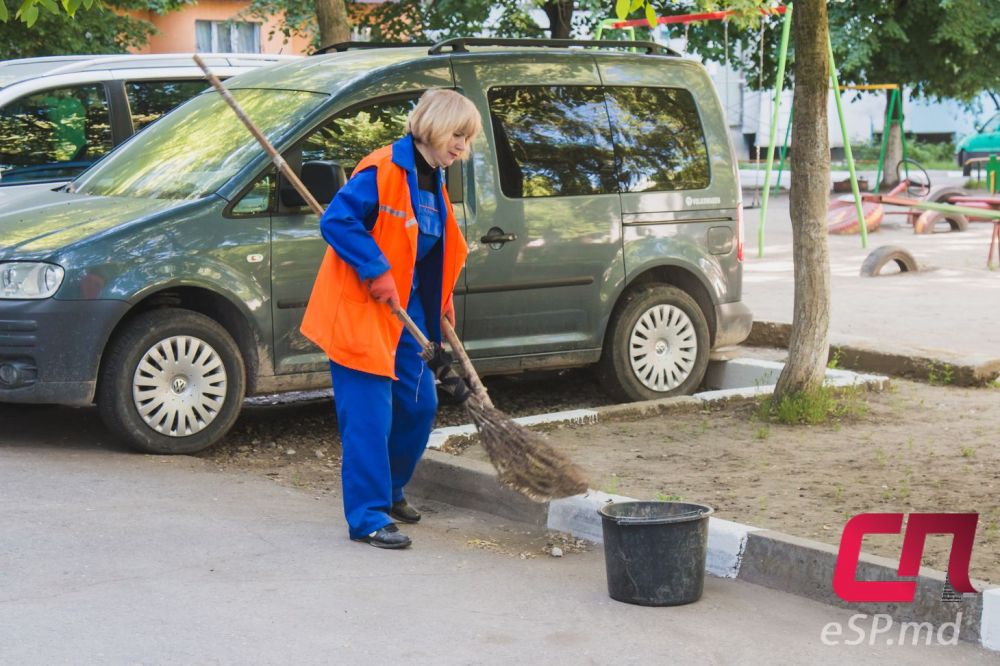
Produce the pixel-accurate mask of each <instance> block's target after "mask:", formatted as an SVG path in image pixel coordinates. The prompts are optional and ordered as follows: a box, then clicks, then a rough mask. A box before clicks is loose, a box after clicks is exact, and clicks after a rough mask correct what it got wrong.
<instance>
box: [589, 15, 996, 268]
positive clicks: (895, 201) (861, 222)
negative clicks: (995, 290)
mask: <svg viewBox="0 0 1000 666" xmlns="http://www.w3.org/2000/svg"><path fill="white" fill-rule="evenodd" d="M792 10H793V7H792V5H776V6H774V7H770V8H761V10H760V12H761V15H762V16H765V17H769V16H782V27H781V42H780V47H779V48H780V50H779V53H778V67H777V76H776V79H775V87H774V91H773V102H772V114H771V125H770V138H769V141H768V147H767V161H766V166H765V171H764V184H763V189H762V192H761V202H760V218H759V222H758V226H757V255H758V256H760V257H763V256H764V227H765V219H766V215H767V204H768V194H769V192H770V183H771V173H772V171H773V169H774V151H775V139H776V138H777V137H776V134H777V128H778V115H779V106H780V100H781V93H782V88H783V85H784V78H785V63H786V61H787V56H788V42H789V35H790V31H791V18H792ZM733 14H735V11H734V10H723V11H716V12H705V13H700V14H680V15H674V16H660V17H658V18H657V23H658V24H659V25H683V26H684V28H685V35H686V34H687V29H688V27H689V26H690V24H692V23H698V22H702V21H727V22H728V20H729V17H730V16H732V15H733ZM648 25H649V23H648V22H647V21H646V20H645V19H634V20H627V21H621V20H618V19H605V20H603V21H601V23H600V24H599V25H598V28H597V31H596V39H601V38H602V36H603V34H604V32H605V31H611V30H621V31H624V33H625V35H626V36H628V37H629V38H630V39H634V38H635V28H636V27H639V26H648ZM726 25H727V27H728V23H727V24H726ZM763 37H764V26H763V23H762V25H761V40H760V48H761V70H763V49H764V38H763ZM725 53H726V61H727V62H726V65H727V66H728V64H729V63H728V59H729V44H728V30H727V31H726V50H725ZM827 56H828V58H829V61H830V82H831V84H832V87H833V89H834V90H835V91H837V94H836V95H834V100H835V102H836V108H837V117H838V120H839V122H840V130H841V136H842V138H843V142H844V158H845V161H846V162H847V169H848V173H849V180H850V187H851V196H850V197H837V198H835V199H833V200H832V201H831V202H830V206H829V208H828V214H827V223H828V229H829V231H830V233H837V234H843V233H855V232H859V233H860V236H861V247H863V248H867V247H868V231H869V230H872V231H874V230H876V229H877V228H878V227H879V225H880V224H881V221H882V219H883V217H884V215H885V214H886V210H885V206H887V205H890V206H901V207H904V208H905V209H906V210H904V211H901V212H897V211H892V212H891V214H901V215H905V216H906V217H907V221H908V222H909V223H910V224H912V225H913V229H914V232H915V233H933V232H934V231H935V230H936V229H937V228H938V227H940V226H941V225H942V224H947V227H948V228H949V229H950V230H952V231H964V230H965V229H966V228H968V223H969V222H970V221H976V222H979V221H983V222H990V223H992V224H993V234H992V237H991V240H990V250H989V254H988V255H987V260H986V261H987V266H988V267H990V268H992V260H993V254H994V249H996V253H997V261H998V264H1000V196H997V194H996V193H997V189H998V186H1000V164H998V162H997V159H996V156H993V157H992V158H991V159H990V161H989V162H988V163H987V166H986V174H987V184H988V186H989V192H990V196H969V195H967V193H966V192H965V191H964V190H962V189H961V188H941V189H939V190H936V191H935V190H932V188H931V181H930V176H929V175H928V173H927V171H926V169H924V168H923V167H922V166H920V165H919V164H918V163H917V162H915V161H914V160H912V159H909V158H908V157H907V156H906V139H905V133H904V135H903V144H902V149H903V159H902V160H901V161H900V162H899V164H897V165H896V174H897V178H898V180H899V183H898V184H897V185H896V186H895V187H894V188H893V189H892V190H890V191H889V192H888V193H886V194H884V195H878V194H866V195H862V194H861V191H860V188H859V186H858V177H857V170H856V168H855V162H854V155H853V153H852V151H851V144H850V141H849V139H848V134H847V123H846V121H845V119H844V109H843V104H842V101H841V95H840V91H842V90H892V94H891V96H890V100H889V108H888V110H887V112H886V119H885V120H886V122H885V125H884V129H883V132H882V142H881V143H882V145H881V148H880V151H879V163H878V171H877V174H876V177H875V191H876V192H877V191H878V190H879V189H880V188H881V185H882V180H883V174H884V168H885V155H886V150H887V147H888V139H889V131H888V130H889V127H890V125H891V123H892V122H893V120H895V121H897V122H899V124H900V125H901V126H902V123H903V112H902V95H901V91H900V87H899V86H898V85H897V84H869V85H857V86H841V85H840V84H839V83H838V80H837V69H836V66H835V61H834V58H833V47H832V45H831V42H830V38H829V36H828V37H827ZM761 76H763V74H762V73H761ZM894 111H895V112H896V115H895V117H894V116H893V112H894ZM793 113H794V108H793V109H792V110H791V111H790V112H789V118H788V126H787V128H786V130H785V139H784V142H783V143H782V147H781V164H780V166H779V170H778V180H777V182H776V184H775V191H777V187H778V185H777V183H780V178H781V172H782V170H783V169H784V164H785V157H786V154H787V146H788V135H789V132H790V130H791V124H792V114H793ZM757 161H758V163H759V161H760V153H759V148H758V155H757ZM911 168H912V169H913V170H914V171H915V172H916V173H917V174H919V178H916V179H914V178H913V177H912V176H911V172H910V171H911ZM901 171H902V173H901ZM904 192H905V193H906V194H907V195H910V196H908V197H904V196H901V195H902V194H903V193H904Z"/></svg>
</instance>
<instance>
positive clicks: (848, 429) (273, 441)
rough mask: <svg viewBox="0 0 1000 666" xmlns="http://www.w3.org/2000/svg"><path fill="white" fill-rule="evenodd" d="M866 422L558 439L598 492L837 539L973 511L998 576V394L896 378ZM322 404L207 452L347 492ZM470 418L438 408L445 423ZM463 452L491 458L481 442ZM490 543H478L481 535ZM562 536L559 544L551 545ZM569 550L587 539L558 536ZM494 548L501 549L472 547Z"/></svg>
mask: <svg viewBox="0 0 1000 666" xmlns="http://www.w3.org/2000/svg"><path fill="white" fill-rule="evenodd" d="M506 381H507V380H497V382H496V383H493V385H492V386H491V393H493V395H494V398H495V400H496V401H497V404H498V405H499V406H500V407H501V408H503V409H505V410H507V411H508V412H510V413H513V414H522V413H537V407H533V405H534V404H535V402H534V399H533V395H534V394H535V393H536V392H541V393H546V394H548V395H551V392H552V387H551V385H550V384H546V383H542V384H537V385H536V384H532V383H531V382H525V383H524V384H523V385H521V386H518V385H516V384H515V385H514V386H513V388H512V387H511V386H510V385H509V383H505V382H506ZM590 381H591V380H590V379H589V378H588V377H587V376H586V375H577V376H573V377H571V378H568V382H570V383H571V384H572V386H573V387H574V391H573V395H574V399H573V400H567V401H566V402H565V403H564V404H561V405H558V406H556V407H555V408H553V407H551V406H549V411H553V410H554V409H564V408H571V407H573V406H574V405H576V404H577V402H579V401H583V402H588V403H590V404H594V403H595V402H602V401H606V400H602V399H601V396H600V391H599V389H596V388H595V385H593V384H592V383H590ZM861 399H862V400H863V402H864V403H865V404H866V405H867V408H866V409H865V410H864V412H865V413H863V414H862V415H860V416H855V417H854V418H851V419H844V420H841V421H838V422H835V423H831V424H829V425H823V426H785V425H780V424H774V423H764V422H761V421H760V420H759V419H758V417H757V415H756V412H757V408H756V405H755V404H754V403H736V404H732V403H731V404H729V405H726V406H722V407H718V408H713V409H711V410H693V411H689V412H683V413H673V414H669V415H665V416H660V417H656V418H646V419H638V420H634V421H615V422H608V423H599V424H595V425H587V426H583V425H563V426H559V427H555V428H552V429H551V430H550V431H549V432H548V437H549V438H550V440H551V441H552V442H553V443H554V444H555V445H556V446H558V447H559V448H561V449H563V450H565V451H566V452H567V453H569V454H570V456H571V457H572V458H573V459H574V460H575V461H576V462H578V463H579V464H580V465H581V466H583V467H584V468H585V469H586V470H587V471H588V472H589V473H590V478H591V485H592V487H595V488H598V489H600V490H604V491H606V492H610V493H617V494H622V495H627V496H631V497H635V498H640V499H657V498H659V499H683V500H688V501H695V502H702V503H705V504H708V505H710V506H712V507H714V508H715V510H716V515H717V516H719V517H720V518H726V519H729V520H735V521H738V522H742V523H748V524H750V525H754V526H757V527H761V528H768V529H775V530H778V531H781V532H785V533H788V534H793V535H796V536H801V537H806V538H811V539H816V540H818V541H822V542H825V543H830V544H837V543H839V539H840V533H841V530H842V529H843V525H844V523H845V522H846V520H847V519H848V518H850V517H851V516H853V515H855V514H857V513H864V512H886V511H900V512H907V513H909V512H978V513H979V514H980V522H979V528H978V531H977V536H976V544H975V547H974V549H973V557H972V567H971V573H972V576H973V577H974V578H978V579H981V580H988V581H992V582H1000V500H998V497H1000V445H998V440H997V435H998V432H1000V389H997V388H982V389H963V388H955V387H951V386H931V385H928V384H921V383H914V382H909V381H904V380H893V382H892V387H891V388H890V390H888V391H886V392H884V393H868V394H864V395H863V396H862V398H861ZM332 412H333V410H332V408H331V406H330V403H329V402H327V401H317V402H316V403H313V404H306V405H301V404H300V405H290V406H284V407H282V406H279V407H262V408H251V409H247V410H245V413H244V416H242V417H241V419H240V421H239V422H238V424H237V426H236V428H235V429H234V430H233V432H232V433H231V434H230V435H229V437H227V439H226V440H225V441H224V442H223V443H222V444H221V445H219V446H216V447H213V448H212V449H210V450H209V451H206V452H204V453H203V454H201V456H202V457H203V458H206V459H208V460H210V461H212V462H213V463H215V464H218V465H219V466H220V467H223V468H227V469H233V468H242V469H244V470H246V471H247V472H248V473H253V474H262V475H265V476H267V477H269V478H271V479H273V480H274V481H276V482H278V483H281V484H287V485H292V486H296V487H299V488H303V489H307V490H309V491H311V492H315V493H317V495H322V494H329V493H333V494H339V486H340V448H339V441H338V439H337V436H336V420H335V417H334V416H333V413H332ZM461 421H462V414H461V412H460V411H457V410H455V409H454V408H449V407H444V408H442V411H441V415H440V418H439V422H441V423H456V422H461ZM463 455H469V456H477V457H482V451H481V448H480V447H479V446H473V447H471V448H469V449H467V450H466V451H465V452H464V453H463ZM480 541H482V540H480ZM555 543H556V542H555V541H554V540H553V539H552V538H550V539H549V543H547V544H546V545H544V546H543V547H542V550H545V548H550V547H551V545H553V544H555ZM901 543H902V540H901V537H896V536H891V537H890V536H883V537H868V538H866V540H865V544H864V550H865V551H866V552H871V553H875V554H879V555H884V556H886V557H890V558H898V555H899V549H900V546H901ZM557 545H559V546H560V547H563V548H565V549H566V550H570V549H572V548H576V547H579V546H578V545H577V544H572V543H569V544H567V543H565V542H563V543H559V544H557ZM470 546H472V547H484V548H490V549H493V548H496V549H497V550H500V551H502V550H503V549H504V545H503V544H502V543H496V544H491V543H486V542H485V541H483V542H482V543H473V540H470ZM949 546H950V538H949V537H945V536H931V537H929V538H928V541H927V547H926V549H925V557H924V563H925V564H926V565H928V566H933V567H934V568H936V569H939V570H945V569H947V554H948V551H949Z"/></svg>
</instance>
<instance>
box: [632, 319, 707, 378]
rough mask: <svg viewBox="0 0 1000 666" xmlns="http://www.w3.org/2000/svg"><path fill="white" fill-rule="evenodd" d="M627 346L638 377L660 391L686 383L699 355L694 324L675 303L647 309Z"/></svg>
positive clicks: (633, 369) (633, 329) (637, 322)
mask: <svg viewBox="0 0 1000 666" xmlns="http://www.w3.org/2000/svg"><path fill="white" fill-rule="evenodd" d="M628 347H629V362H630V363H631V365H632V371H633V372H634V373H635V376H636V378H637V379H638V380H639V381H640V382H641V383H642V385H643V386H645V387H646V388H648V389H651V390H653V391H660V392H665V391H670V390H671V389H674V388H677V387H678V386H680V385H681V384H682V383H684V380H686V379H687V378H688V376H689V375H690V374H691V370H692V369H693V368H694V362H695V358H696V357H697V356H698V338H697V335H696V334H695V328H694V324H693V323H692V322H691V318H690V317H688V316H687V314H686V313H685V312H684V311H683V310H681V309H680V308H678V307H675V306H673V305H655V306H653V307H651V308H650V309H648V310H646V311H645V312H644V313H643V314H642V316H640V317H639V320H638V321H636V323H635V326H634V327H633V328H632V334H631V335H630V336H629V346H628Z"/></svg>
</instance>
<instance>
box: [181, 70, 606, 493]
mask: <svg viewBox="0 0 1000 666" xmlns="http://www.w3.org/2000/svg"><path fill="white" fill-rule="evenodd" d="M194 61H195V62H196V63H197V64H198V66H199V67H201V69H202V71H204V72H205V76H206V78H207V79H208V81H209V82H210V83H211V84H212V87H213V88H215V89H216V90H217V91H218V93H219V94H220V95H221V96H222V98H223V99H224V100H225V101H226V103H227V104H229V106H230V107H231V108H232V109H233V111H234V112H235V113H236V116H237V117H238V118H239V119H240V120H241V121H243V124H244V125H246V128H247V129H248V130H249V131H250V133H251V134H252V135H253V136H254V138H255V139H257V141H258V142H259V143H260V145H261V146H263V148H264V150H265V151H267V154H268V156H270V158H271V161H272V162H273V163H274V165H275V167H276V168H277V169H278V171H280V172H281V174H282V175H283V176H284V177H285V178H286V179H287V180H288V182H289V183H291V184H292V186H293V187H294V188H295V189H296V190H297V191H298V193H299V194H300V195H301V196H302V198H303V199H304V200H305V202H306V203H307V204H308V205H309V208H311V209H312V211H313V212H314V213H315V214H316V215H317V216H319V217H322V216H323V207H322V206H320V204H319V202H318V201H316V199H315V197H313V195H312V193H311V192H310V191H309V189H308V188H306V186H305V185H304V184H303V183H302V181H301V180H299V177H298V176H297V175H296V174H295V172H294V171H293V170H292V169H291V167H289V166H288V163H287V162H285V160H284V159H283V158H282V157H281V155H279V154H278V151H276V150H275V149H274V146H272V145H271V142H270V141H268V139H267V137H266V136H264V135H263V133H261V131H260V130H259V129H258V128H257V126H256V125H254V124H253V121H251V120H250V118H249V117H247V115H246V113H244V111H243V109H242V108H241V107H240V105H239V103H238V102H237V101H236V100H235V99H233V96H232V95H230V94H229V91H228V90H226V87H225V86H223V85H222V82H221V81H220V80H219V79H218V77H216V76H215V74H213V73H212V72H211V70H209V68H208V66H207V65H206V64H205V61H204V60H202V59H201V57H200V56H198V55H195V56H194ZM393 314H394V315H395V316H396V317H397V318H399V319H400V321H402V322H403V325H404V326H405V327H406V329H407V330H408V331H409V332H410V334H411V335H413V337H414V338H415V339H416V340H417V342H418V343H419V344H420V345H421V347H422V348H423V352H422V353H421V356H422V357H423V358H424V360H426V361H428V362H431V363H435V367H434V373H435V375H436V376H437V377H438V379H440V380H441V381H442V384H445V385H450V386H451V387H452V388H453V389H454V388H455V387H457V386H461V387H462V388H463V389H464V388H465V383H464V380H463V379H462V378H461V377H459V376H458V375H457V374H455V371H454V369H453V368H452V366H451V362H450V361H451V359H450V356H449V355H447V354H446V353H444V351H443V350H442V349H440V348H437V347H436V346H435V345H434V343H432V342H431V341H430V340H428V339H427V336H425V335H424V334H423V331H421V330H420V328H419V327H418V326H417V325H416V324H415V323H414V321H413V320H412V319H411V318H410V316H409V315H408V314H407V313H406V311H404V310H403V309H401V308H393ZM441 328H442V331H443V332H444V336H445V339H446V340H447V341H448V344H449V345H450V346H451V348H452V350H453V351H454V352H455V354H456V355H457V356H458V359H459V362H460V364H461V365H462V368H463V369H464V371H465V374H466V377H467V379H468V382H469V386H470V388H471V393H470V392H468V391H467V390H461V391H456V394H459V395H463V394H464V395H463V397H464V402H465V410H466V413H467V414H468V415H469V418H470V419H471V420H472V422H473V423H474V424H475V426H476V429H477V430H478V431H479V439H480V441H481V442H482V444H483V448H485V449H486V453H487V455H488V456H489V458H490V462H492V463H493V466H494V467H495V468H496V470H497V476H498V478H499V479H500V481H501V483H504V484H506V485H508V486H510V487H511V488H513V489H514V490H517V491H518V492H520V493H522V494H524V495H526V496H528V497H530V498H531V499H534V500H538V501H545V500H549V499H555V498H559V497H569V496H570V495H577V494H580V493H583V492H586V491H587V488H588V484H587V481H586V478H585V477H584V475H583V471H582V470H581V469H580V468H579V467H578V466H577V465H575V464H574V463H573V462H571V461H570V460H569V459H568V458H567V457H566V456H565V455H564V454H563V453H561V452H559V451H557V450H556V449H554V448H553V447H552V446H551V444H549V442H548V441H546V440H545V438H544V437H542V436H541V435H539V434H538V433H535V432H532V431H531V430H528V429H527V428H525V427H524V426H522V425H521V424H520V423H517V422H516V421H514V420H513V419H511V418H510V417H509V416H507V415H506V414H504V413H503V412H501V411H500V410H498V409H497V408H496V407H494V406H493V401H492V400H490V398H489V395H487V393H486V388H485V387H484V386H483V383H482V381H481V380H480V379H479V375H477V374H476V370H475V368H473V367H472V362H471V361H470V360H469V356H468V354H466V352H465V348H464V347H462V343H461V341H459V339H458V336H457V335H456V334H455V330H454V329H453V328H452V327H451V324H450V323H448V321H447V320H446V319H442V320H441Z"/></svg>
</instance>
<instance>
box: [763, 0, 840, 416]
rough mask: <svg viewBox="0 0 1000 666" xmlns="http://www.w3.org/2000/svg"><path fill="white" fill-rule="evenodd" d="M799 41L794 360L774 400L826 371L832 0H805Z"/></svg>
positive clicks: (799, 6) (796, 21) (799, 5)
mask: <svg viewBox="0 0 1000 666" xmlns="http://www.w3.org/2000/svg"><path fill="white" fill-rule="evenodd" d="M792 32H793V39H794V40H795V93H794V100H793V105H794V107H795V118H794V120H793V121H792V154H793V155H795V168H794V169H792V185H791V193H790V199H789V213H790V215H791V219H792V259H793V261H794V272H795V305H794V313H793V315H792V332H791V337H790V339H789V343H788V362H787V363H786V364H785V368H784V370H782V371H781V376H780V377H779V378H778V384H777V387H776V389H775V400H780V399H781V397H782V396H785V395H788V394H789V393H796V392H799V391H806V390H811V389H814V388H817V387H819V385H820V384H821V383H822V381H823V376H824V374H825V372H826V363H827V356H828V354H829V342H830V341H829V328H830V257H829V254H828V252H827V245H826V221H825V218H826V205H827V199H828V198H829V195H830V146H829V143H830V142H829V138H828V137H829V134H828V121H827V112H826V109H827V90H828V81H829V78H830V65H829V59H828V57H827V50H826V44H827V38H828V28H827V19H826V0H805V1H802V0H800V1H799V2H796V3H795V13H794V15H793V18H792Z"/></svg>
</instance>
